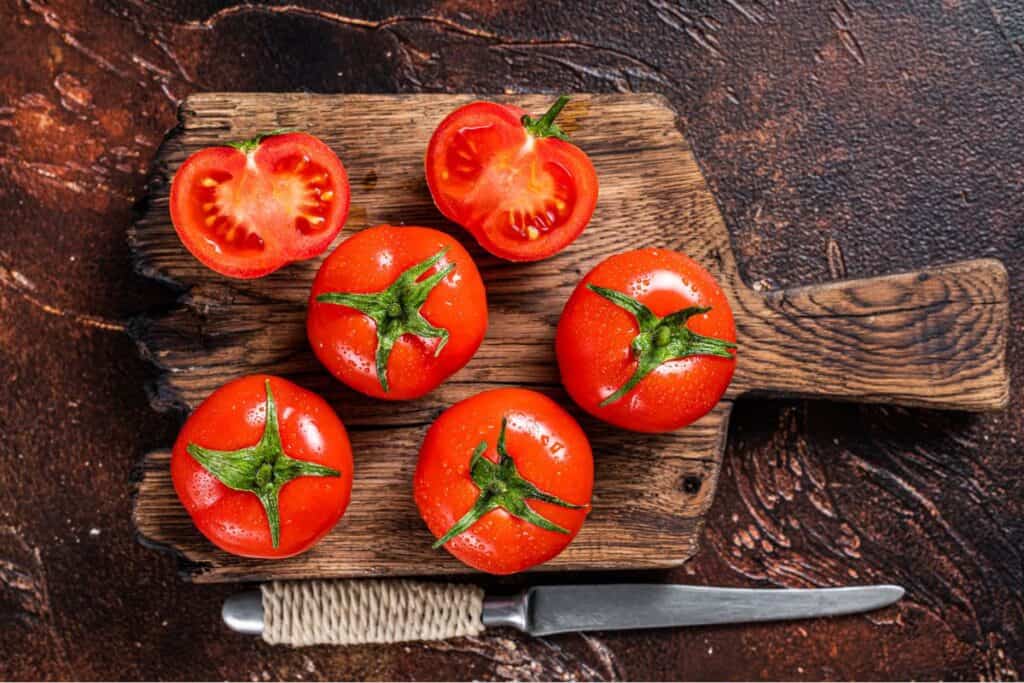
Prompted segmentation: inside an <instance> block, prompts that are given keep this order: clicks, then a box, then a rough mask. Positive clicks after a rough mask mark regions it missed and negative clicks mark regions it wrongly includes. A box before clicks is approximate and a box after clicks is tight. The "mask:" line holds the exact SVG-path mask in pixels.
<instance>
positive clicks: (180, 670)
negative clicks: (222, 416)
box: [0, 0, 1024, 680]
mask: <svg viewBox="0 0 1024 683" xmlns="http://www.w3.org/2000/svg"><path fill="white" fill-rule="evenodd" d="M0 64H2V66H0V217H2V218H3V222H2V224H0V344H2V352H0V380H2V383H0V405H2V408H0V676H2V677H3V678H5V679H11V678H36V677H45V678H66V677H78V678H90V679H91V678H122V677H123V678H139V677H142V678H172V679H173V678H207V679H209V678H241V679H249V678H251V679H253V680H262V679H266V678H272V677H283V678H302V679H306V680H308V679H318V678H335V677H342V678H365V677H370V678H427V679H436V678H441V679H446V678H471V677H472V678H500V677H518V678H556V679H557V678H677V677H682V678H730V679H735V678H741V679H744V678H783V679H802V678H840V679H843V678H875V679H889V678H908V677H912V678H938V677H944V678H968V679H977V678H980V677H984V678H1017V677H1018V676H1019V672H1020V670H1021V667H1022V666H1024V626H1022V624H1024V560H1022V547H1024V464H1022V459H1021V457H1020V451H1021V444H1022V443H1024V420H1022V411H1021V398H1020V391H1019V390H1017V387H1019V386H1021V382H1022V381H1024V376H1022V375H1024V355H1022V354H1024V348H1022V346H1021V342H1020V341H1019V332H1020V331H1021V328H1022V324H1021V322H1020V321H1021V320H1022V319H1024V315H1022V314H1024V310H1022V309H1024V287H1022V282H1024V279H1022V275H1024V131H1022V128H1021V111H1022V105H1024V6H1022V5H1021V3H1020V2H1018V0H987V1H981V0H977V1H975V0H900V1H889V2H867V1H863V2H861V1H854V0H845V1H844V0H800V1H795V2H784V3H783V2H772V1H771V0H761V1H758V0H694V1H691V2H685V1H683V2H681V1H679V0H676V1H668V0H651V1H650V2H644V3H586V4H583V3H581V4H580V5H579V6H578V7H572V6H570V5H569V4H564V5H556V4H555V3H544V4H536V5H533V6H530V5H527V4H525V3H520V2H514V1H495V2H459V1H457V0H456V1H451V2H446V3H443V4H441V5H437V6H435V5H432V4H428V3H424V2H407V3H398V2H390V1H385V2H366V3H360V4H353V5H350V6H344V7H343V6H341V5H340V4H338V5H335V4H332V3H327V2H319V3H318V2H309V3H305V4H303V5H302V6H299V5H297V4H296V5H288V6H275V5H273V4H267V5H227V4H223V3H215V2H202V1H192V2H177V3H172V2H162V1H161V2H152V3H147V2H144V1H143V0H124V1H122V2H113V1H108V2H100V1H96V2H87V1H85V0H66V1H64V2H53V3H45V2H41V1H39V0H6V2H4V3H3V5H2V7H0ZM202 90H310V91H315V92H410V91H448V92H463V91H477V92H494V91H500V90H506V91H509V92H519V91H523V92H526V91H538V90H539V91H630V90H638V91H639V90H645V91H658V92H661V93H664V94H665V95H666V96H668V97H669V99H670V100H671V101H672V102H673V103H674V105H675V106H676V108H677V110H678V112H679V114H680V118H681V120H682V122H683V123H684V125H685V129H686V132H687V135H688V137H689V139H690V140H691V141H692V143H693V144H694V147H695V148H696V150H697V153H698V156H699V158H700V160H701V163H702V164H703V167H704V169H705V173H706V175H707V178H708V180H709V182H710V184H711V186H712V189H713V190H714V191H715V193H716V196H717V197H718V200H719V202H720V203H721V206H722V210H723V212H724V214H725V217H726V221H727V223H728V225H729V228H730V231H731V233H732V237H733V240H734V245H735V248H736V250H737V253H738V256H739V260H740V263H741V267H742V269H743V272H744V274H745V276H746V277H747V278H749V279H750V280H751V281H762V284H763V286H766V287H772V286H779V285H784V284H785V285H788V284H795V283H806V282H821V281H824V280H828V279H831V278H837V277H842V276H844V275H849V276H867V275H874V274H881V273H884V272H889V271H894V270H900V269H908V268H912V267H917V266H923V265H926V264H933V263H942V262H947V261H951V260H955V259H960V258H969V257H976V256H995V257H998V258H1001V259H1003V260H1004V262H1005V263H1006V265H1007V267H1008V268H1009V271H1010V276H1011V283H1012V284H1011V288H1012V292H1011V294H1012V301H1013V304H1012V310H1013V314H1014V320H1013V321H1012V322H1011V328H1010V329H1011V335H1010V336H1011V338H1010V362H1011V366H1012V369H1013V383H1014V391H1013V399H1012V402H1011V405H1010V407H1009V408H1008V409H1007V410H1005V411H1003V412H1000V413H993V414H988V415H981V416H972V415H966V414H943V413H937V412H929V411H923V410H904V409H892V408H885V407H877V406H876V407H863V406H855V405H833V404H827V403H821V402H805V401H793V400H789V401H781V400H780V401H768V400H763V401H743V402H741V403H740V404H739V405H738V406H737V409H736V411H735V412H734V417H733V420H732V428H731V431H730V438H729V447H728V450H727V454H726V465H725V469H724V472H723V477H722V480H721V485H720V488H719V493H718V498H717V500H716V501H715V503H714V506H713V508H712V511H711V515H710V518H709V522H708V526H707V528H706V530H705V533H704V536H703V539H702V551H701V553H700V554H699V555H698V556H697V558H696V559H695V560H694V561H692V562H691V563H690V564H689V565H688V566H687V567H685V568H684V569H681V570H679V571H677V572H674V573H672V574H669V575H659V576H656V577H651V576H646V577H643V578H659V579H664V580H678V581H685V582H694V583H706V584H710V583H717V584H729V585H750V586H769V585H784V586H809V585H832V584H839V583H847V582H851V583H852V582H868V581H890V582H897V583H901V584H903V585H905V586H907V588H908V589H909V594H908V597H907V599H906V600H905V601H904V602H903V603H902V604H901V605H900V606H899V607H898V608H893V609H889V610H886V611H883V612H881V613H879V614H876V615H873V616H871V617H865V616H857V617H850V618H844V619H835V620H829V621H819V622H803V623H791V624H782V625H765V626H737V627H724V628H708V629H690V630H677V631H664V632H647V633H631V634H613V633H608V634H597V635H591V636H579V635H574V636H565V637H556V638H550V639H545V640H530V639H527V638H524V637H521V636H517V635H514V634H512V633H508V632H497V633H494V634H489V635H487V636H486V637H485V638H481V639H478V640H462V641H453V642H450V643H440V644H430V645H423V644H412V645H406V646H396V647H364V648H349V649H342V648H316V649H309V650H302V651H288V650H284V649H274V648H270V647H267V646H265V645H263V644H262V643H260V642H259V641H258V640H252V639H245V638H242V637H238V636H235V635H232V634H229V633H227V632H225V630H224V629H223V628H221V626H220V624H219V621H218V608H219V604H220V601H221V599H222V598H223V597H224V596H225V595H227V594H228V593H230V592H231V591H232V590H233V587H231V586H203V587H200V586H191V585H186V584H184V583H182V582H181V581H179V580H178V578H177V577H176V575H175V571H174V564H173V562H172V560H171V559H170V558H168V557H166V556H163V555H160V554H157V553H154V552H152V551H149V550H146V549H144V548H142V547H140V546H139V545H137V544H136V543H135V541H134V538H133V530H132V528H131V524H130V521H129V513H130V505H131V501H130V480H131V477H132V471H133V468H134V467H135V464H136V463H137V461H138V459H139V457H140V456H141V454H142V453H144V452H145V451H146V450H147V449H150V448H152V447H156V446H162V445H166V444H168V443H170V441H171V439H172V438H173V436H174V433H175V429H176V426H177V419H178V418H177V417H176V416H173V415H158V414H157V413H154V412H152V411H151V410H150V409H149V408H148V406H147V396H146V393H145V384H146V382H147V381H149V380H151V379H152V373H151V370H150V369H149V368H147V367H146V366H145V364H144V363H143V362H142V361H140V360H138V358H137V357H136V355H135V349H134V348H133V346H132V343H131V342H130V340H129V338H128V337H127V335H126V334H124V329H125V325H126V324H127V322H128V321H129V320H130V319H131V317H132V316H133V315H137V314H139V313H140V312H142V311H144V310H146V309H148V308H151V307H154V306H166V305H168V304H169V303H170V301H171V300H172V298H173V293H172V292H169V291H167V290H166V289H163V288H162V287H161V286H159V285H158V284H156V283H153V282H148V281H145V280H143V279H141V278H140V277H138V276H136V275H134V274H133V272H132V267H131V258H130V254H129V252H128V248H127V245H126V243H125V230H126V228H127V226H128V225H129V224H130V222H131V220H132V216H133V205H134V203H135V202H137V201H138V200H139V199H140V198H141V197H142V196H143V194H144V184H145V177H146V171H147V165H148V163H149V161H150V160H151V159H152V157H153V155H154V152H155V150H156V147H157V146H158V145H159V143H160V140H161V137H162V136H163V134H164V132H165V131H166V130H167V129H168V128H169V127H170V126H172V125H174V123H175V105H176V103H177V102H178V101H179V100H180V99H181V98H182V97H183V96H184V95H186V94H187V93H190V92H195V91H202ZM382 542H388V540H387V539H383V540H382ZM399 542H400V539H399Z"/></svg>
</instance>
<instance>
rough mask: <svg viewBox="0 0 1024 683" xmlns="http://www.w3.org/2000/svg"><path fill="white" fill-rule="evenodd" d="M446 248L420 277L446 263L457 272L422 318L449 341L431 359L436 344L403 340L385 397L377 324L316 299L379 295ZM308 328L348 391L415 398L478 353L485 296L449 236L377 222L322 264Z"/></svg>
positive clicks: (393, 355) (431, 298)
mask: <svg viewBox="0 0 1024 683" xmlns="http://www.w3.org/2000/svg"><path fill="white" fill-rule="evenodd" d="M445 247H447V248H448V252H447V253H446V254H445V256H444V257H443V258H442V259H441V260H440V261H439V262H438V263H437V264H436V266H435V267H434V268H432V269H431V270H430V271H428V272H427V273H425V274H424V277H428V276H429V275H430V274H432V273H434V272H436V271H438V270H440V269H441V268H443V267H444V266H445V265H447V264H451V263H454V264H455V270H454V271H453V272H452V273H451V274H449V275H448V276H447V277H445V278H444V279H443V280H442V281H441V282H440V283H439V284H438V285H437V286H436V287H435V288H434V289H433V290H432V291H431V292H430V295H429V296H428V297H427V300H426V302H425V303H424V305H423V306H422V308H421V309H420V313H421V314H422V315H423V317H424V318H425V319H426V320H427V321H428V322H429V323H431V324H433V325H435V326H437V327H441V328H445V329H447V330H448V332H449V338H448V343H447V344H446V345H445V346H444V348H443V349H442V350H441V353H440V354H439V355H437V356H435V355H434V351H435V349H436V348H437V345H438V343H439V342H438V340H437V339H424V338H420V337H417V336H414V335H411V334H405V335H403V336H401V337H400V338H399V339H398V341H397V342H396V343H395V345H394V349H393V350H392V352H391V355H390V358H389V360H388V366H387V367H388V371H387V372H388V377H389V379H390V386H389V390H388V391H387V392H385V391H384V390H383V388H382V386H381V383H380V381H379V379H378V377H377V374H376V373H377V363H376V358H375V355H376V348H377V326H376V324H375V323H374V321H373V320H372V319H371V318H369V317H368V316H366V315H364V314H363V313H360V312H359V311H356V310H355V309H352V308H348V307H346V306H339V305H336V304H329V303H324V302H320V301H317V297H318V296H320V295H321V294H324V293H328V292H360V293H362V292H366V293H369V292H379V291H381V290H383V289H386V288H387V287H388V286H390V285H391V284H392V283H393V282H394V281H395V280H396V279H397V278H398V276H399V275H401V273H402V272H404V271H405V270H407V269H408V268H410V267H411V266H413V265H415V264H417V263H419V262H421V261H423V260H424V259H426V258H429V257H430V256H433V255H434V254H436V253H437V252H438V251H440V250H441V249H442V248H445ZM421 280H422V278H421ZM306 330H307V333H308V336H309V341H310V345H311V346H312V347H313V352H314V353H315V354H316V356H317V358H319V359H320V362H321V363H323V365H324V366H325V367H326V368H327V369H328V370H329V371H330V373H331V374H332V375H334V376H335V377H336V378H338V379H339V380H341V381H342V382H344V383H345V384H347V385H348V386H350V387H352V388H353V389H355V390H356V391H360V392H362V393H364V394H366V395H368V396H373V397H375V398H383V399H389V400H406V399H413V398H418V397H420V396H422V395H424V394H426V393H428V392H430V391H432V390H433V389H435V388H436V387H437V386H438V385H440V384H441V383H442V382H443V381H444V380H445V379H447V378H448V377H449V376H450V375H452V374H453V373H455V372H457V371H458V370H460V369H461V368H462V367H463V366H465V365H466V363H468V362H469V360H470V359H471V358H472V357H473V354H475V353H476V351H477V349H478V348H479V347H480V343H481V342H482V341H483V338H484V334H485V333H486V331H487V297H486V293H485V291H484V284H483V280H482V279H481V278H480V272H479V271H478V270H477V268H476V264H475V263H474V262H473V259H472V257H471V256H470V255H469V253H468V252H467V251H466V250H465V248H463V246H462V245H461V244H459V243H458V242H457V241H456V240H455V239H453V238H452V237H451V236H450V235H447V234H445V233H443V232H440V231H438V230H433V229H431V228H421V227H414V226H408V227H395V226H390V225H380V226H377V227H374V228H367V229H366V230H363V231H361V232H358V233H356V234H355V235H353V236H352V237H349V238H348V239H347V240H345V241H344V242H342V243H341V244H340V245H338V248H337V249H335V250H334V252H333V253H332V254H331V255H330V256H328V257H327V259H326V260H325V261H324V262H323V265H321V267H320V271H319V272H318V273H317V276H316V280H315V281H314V282H313V289H312V292H311V293H310V299H309V314H308V317H307V320H306Z"/></svg>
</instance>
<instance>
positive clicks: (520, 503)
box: [433, 418, 584, 548]
mask: <svg viewBox="0 0 1024 683" xmlns="http://www.w3.org/2000/svg"><path fill="white" fill-rule="evenodd" d="M507 422H508V420H507V419H506V418H502V420H501V431H500V432H498V448H497V450H498V462H496V463H495V462H493V461H492V460H490V459H489V458H485V457H484V451H486V450H487V442H486V441H481V442H480V444H479V445H478V446H477V447H476V449H475V450H474V451H473V456H472V457H471V458H470V461H469V473H470V478H472V480H473V483H474V484H476V485H477V487H478V488H479V489H480V495H479V496H478V497H477V499H476V502H475V503H474V504H473V507H471V508H470V509H469V511H468V512H467V513H466V514H464V515H463V516H462V518H461V519H459V521H457V522H455V524H453V525H452V527H451V528H450V529H448V531H447V532H446V533H445V534H444V536H442V537H441V538H439V539H437V541H436V542H435V543H434V545H433V547H434V548H440V547H441V546H443V545H444V544H445V543H447V542H448V541H450V540H452V539H453V538H455V537H456V536H458V535H459V534H461V533H463V532H464V531H466V530H468V529H469V528H470V527H471V526H473V525H474V524H476V523H477V521H478V520H479V519H480V518H481V517H483V516H484V515H486V514H487V513H488V512H490V511H491V510H495V509H497V508H501V509H503V510H505V512H507V513H509V514H510V515H512V516H513V517H516V518H518V519H521V520H523V521H525V522H529V523H530V524H534V525H536V526H539V527H540V528H541V529H547V530H548V531H556V532H558V533H560V534H568V533H569V530H568V529H564V528H562V527H560V526H558V525H557V524H555V523H554V522H552V521H550V520H549V519H547V518H546V517H543V516H541V515H540V513H538V512H537V511H536V510H534V509H533V508H531V507H530V506H529V504H528V503H527V502H526V501H527V499H534V500H540V501H544V502H545V503H552V504H554V505H558V506H560V507H564V508H569V509H570V510H580V509H582V508H583V507H584V506H582V505H576V504H574V503H570V502H568V501H565V500H562V499H561V498H558V497H557V496H553V495H551V494H550V493H545V492H544V491H541V490H540V489H538V488H537V487H536V486H534V485H533V484H532V483H531V482H529V481H527V480H526V479H524V478H523V477H522V475H520V474H519V470H518V469H517V468H516V463H515V460H513V459H512V456H510V455H509V454H508V450H507V449H506V448H505V427H506V424H507Z"/></svg>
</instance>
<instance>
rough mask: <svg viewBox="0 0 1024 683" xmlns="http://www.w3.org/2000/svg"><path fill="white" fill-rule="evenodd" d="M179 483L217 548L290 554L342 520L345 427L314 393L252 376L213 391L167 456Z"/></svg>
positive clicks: (347, 453)
mask: <svg viewBox="0 0 1024 683" xmlns="http://www.w3.org/2000/svg"><path fill="white" fill-rule="evenodd" d="M171 479H172V480H173V481H174V490H175V491H177V493H178V498H180V499H181V502H182V504H183V505H184V506H185V509H186V510H188V513H189V514H190V515H191V516H192V521H193V522H194V523H195V525H196V527H197V528H198V529H199V531H201V532H202V533H203V535H204V536H206V537H207V538H208V539H210V541H212V542H213V543H214V545H216V546H218V547H219V548H222V549H224V550H226V551H228V552H229V553H234V554H236V555H242V556H244V557H266V558H271V557H290V556H292V555H296V554H298V553H301V552H302V551H304V550H306V549H307V548H309V547H310V546H312V545H313V544H314V543H316V542H317V541H318V540H320V538H321V537H323V535H324V534H326V533H327V532H328V531H330V530H331V528H332V527H333V526H334V525H335V523H337V521H338V520H339V519H341V516H342V514H344V512H345V508H346V507H347V506H348V500H349V493H350V491H351V490H352V448H351V446H350V445H349V441H348V434H347V433H346V432H345V425H343V424H342V423H341V420H339V419H338V416H337V415H335V414H334V411H333V410H331V407H330V406H328V405H327V403H326V402H325V401H324V400H323V399H322V398H320V397H319V396H317V395H316V394H314V393H312V392H309V391H306V390H305V389H303V388H301V387H298V386H296V385H294V384H292V383H291V382H288V381H286V380H283V379H280V378H278V377H272V376H270V375H249V376H248V377H243V378H241V379H237V380H234V381H233V382H228V383H227V384H225V385H224V386H222V387H220V388H219V389H217V390H216V391H215V392H213V393H212V394H210V396H209V398H207V399H206V400H205V401H203V402H202V403H201V404H200V405H199V407H198V408H196V409H195V411H194V412H193V413H192V415H190V416H189V418H188V420H187V421H186V422H185V426H184V427H182V428H181V433H179V434H178V440H177V441H176V442H175V443H174V451H173V452H172V454H171Z"/></svg>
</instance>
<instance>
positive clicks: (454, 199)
mask: <svg viewBox="0 0 1024 683" xmlns="http://www.w3.org/2000/svg"><path fill="white" fill-rule="evenodd" d="M568 101H569V98H567V97H560V98H559V99H558V101H557V102H555V104H554V105H553V106H552V107H551V109H549V110H548V112H547V113H546V114H545V115H544V116H543V117H541V118H540V119H536V120H535V119H531V118H530V117H529V116H527V114H526V112H525V111H523V110H522V109H519V108H518V107H513V106H509V105H504V104H495V103H493V102H474V103H472V104H467V105H465V106H464V107H460V108H458V109H456V110H455V111H454V112H452V113H451V114H449V115H448V117H447V118H446V119H445V120H444V121H442V122H441V125H440V126H438V127H437V130H436V131H434V135H433V137H431V139H430V145H429V146H428V147H427V157H426V173H427V185H429V187H430V194H431V195H432V196H433V197H434V203H435V204H436V205H437V208H438V209H439V210H440V211H441V213H443V214H444V215H445V216H446V217H447V218H448V219H449V220H451V221H454V222H455V223H458V224H459V225H461V226H462V227H464V228H466V229H467V230H469V231H470V232H471V233H472V234H473V236H474V237H476V239H477V241H478V242H479V243H480V245H481V246H482V247H483V248H484V249H486V250H487V251H489V252H491V253H492V254H494V255H495V256H499V257H501V258H504V259H508V260H510V261H537V260H540V259H543V258H547V257H548V256H551V255H552V254H554V253H555V252H558V251H561V250H562V249H564V248H565V247H566V246H567V245H568V244H569V243H570V242H572V241H573V240H574V239H576V238H577V237H578V236H579V234H580V233H581V232H583V229H584V228H585V227H586V226H587V223H588V222H589V221H590V216H591V215H592V214H593V213H594V207H595V206H596V204H597V173H596V172H595V171H594V165H593V164H592V163H591V162H590V159H589V158H588V157H587V155H586V154H585V153H584V152H583V151H582V150H580V148H579V147H576V146H575V145H573V144H572V143H571V142H569V141H568V140H569V138H568V137H567V136H566V135H565V133H563V132H562V130H561V129H560V128H559V127H558V125H557V124H555V122H554V121H555V117H556V116H558V113H559V112H560V111H561V109H562V107H564V106H565V103H566V102H568Z"/></svg>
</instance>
